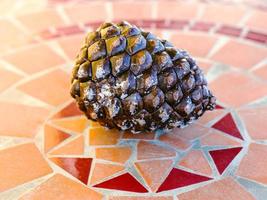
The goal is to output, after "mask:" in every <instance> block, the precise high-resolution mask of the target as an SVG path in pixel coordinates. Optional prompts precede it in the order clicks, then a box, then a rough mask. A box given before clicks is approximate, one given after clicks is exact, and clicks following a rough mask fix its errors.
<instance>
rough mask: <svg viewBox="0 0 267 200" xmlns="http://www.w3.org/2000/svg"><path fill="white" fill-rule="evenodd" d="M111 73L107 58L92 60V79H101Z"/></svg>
mask: <svg viewBox="0 0 267 200" xmlns="http://www.w3.org/2000/svg"><path fill="white" fill-rule="evenodd" d="M110 73H111V69H110V63H109V60H108V59H104V58H103V59H100V60H97V61H94V62H92V79H93V80H102V79H104V78H106V77H107V76H108V75H109V74H110Z"/></svg>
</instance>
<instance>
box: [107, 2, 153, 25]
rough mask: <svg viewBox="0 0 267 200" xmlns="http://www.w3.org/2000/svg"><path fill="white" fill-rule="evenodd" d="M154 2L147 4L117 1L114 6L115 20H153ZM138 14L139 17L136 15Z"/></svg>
mask: <svg viewBox="0 0 267 200" xmlns="http://www.w3.org/2000/svg"><path fill="white" fill-rule="evenodd" d="M152 4H153V2H152V1H150V2H149V1H147V2H146V1H145V2H135V3H134V4H133V3H130V2H125V1H115V2H113V4H112V9H113V18H114V19H115V20H129V19H134V20H138V19H151V18H152V11H151V7H152ZM129 9H130V10H131V12H125V10H129ZM136 13H138V15H136Z"/></svg>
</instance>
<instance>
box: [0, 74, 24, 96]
mask: <svg viewBox="0 0 267 200" xmlns="http://www.w3.org/2000/svg"><path fill="white" fill-rule="evenodd" d="M0 74H1V79H0V92H2V91H4V90H6V89H7V88H8V87H9V86H11V85H12V84H14V83H16V82H17V81H18V80H20V79H21V78H22V77H21V76H20V75H18V74H15V73H13V72H11V71H8V70H5V69H0Z"/></svg>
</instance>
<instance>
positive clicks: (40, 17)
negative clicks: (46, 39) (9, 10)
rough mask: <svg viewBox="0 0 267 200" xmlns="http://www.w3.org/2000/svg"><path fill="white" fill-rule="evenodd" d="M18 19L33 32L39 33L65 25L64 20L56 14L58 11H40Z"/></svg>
mask: <svg viewBox="0 0 267 200" xmlns="http://www.w3.org/2000/svg"><path fill="white" fill-rule="evenodd" d="M17 19H18V20H19V21H20V22H21V23H22V24H23V25H24V26H26V27H27V28H28V29H29V30H30V31H33V32H38V31H41V30H44V29H46V28H48V27H51V26H59V25H62V24H64V22H63V20H62V19H61V18H60V16H59V14H58V13H57V12H56V9H54V10H48V9H47V10H39V11H38V12H35V13H31V14H26V15H22V16H18V17H17ZM33 19H34V20H33ZM37 22H38V23H37Z"/></svg>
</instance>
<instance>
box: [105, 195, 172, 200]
mask: <svg viewBox="0 0 267 200" xmlns="http://www.w3.org/2000/svg"><path fill="white" fill-rule="evenodd" d="M109 200H173V198H172V197H168V196H161V197H156V196H155V197H147V196H140V197H136V196H132V197H130V196H128V197H127V196H110V197H109Z"/></svg>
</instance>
